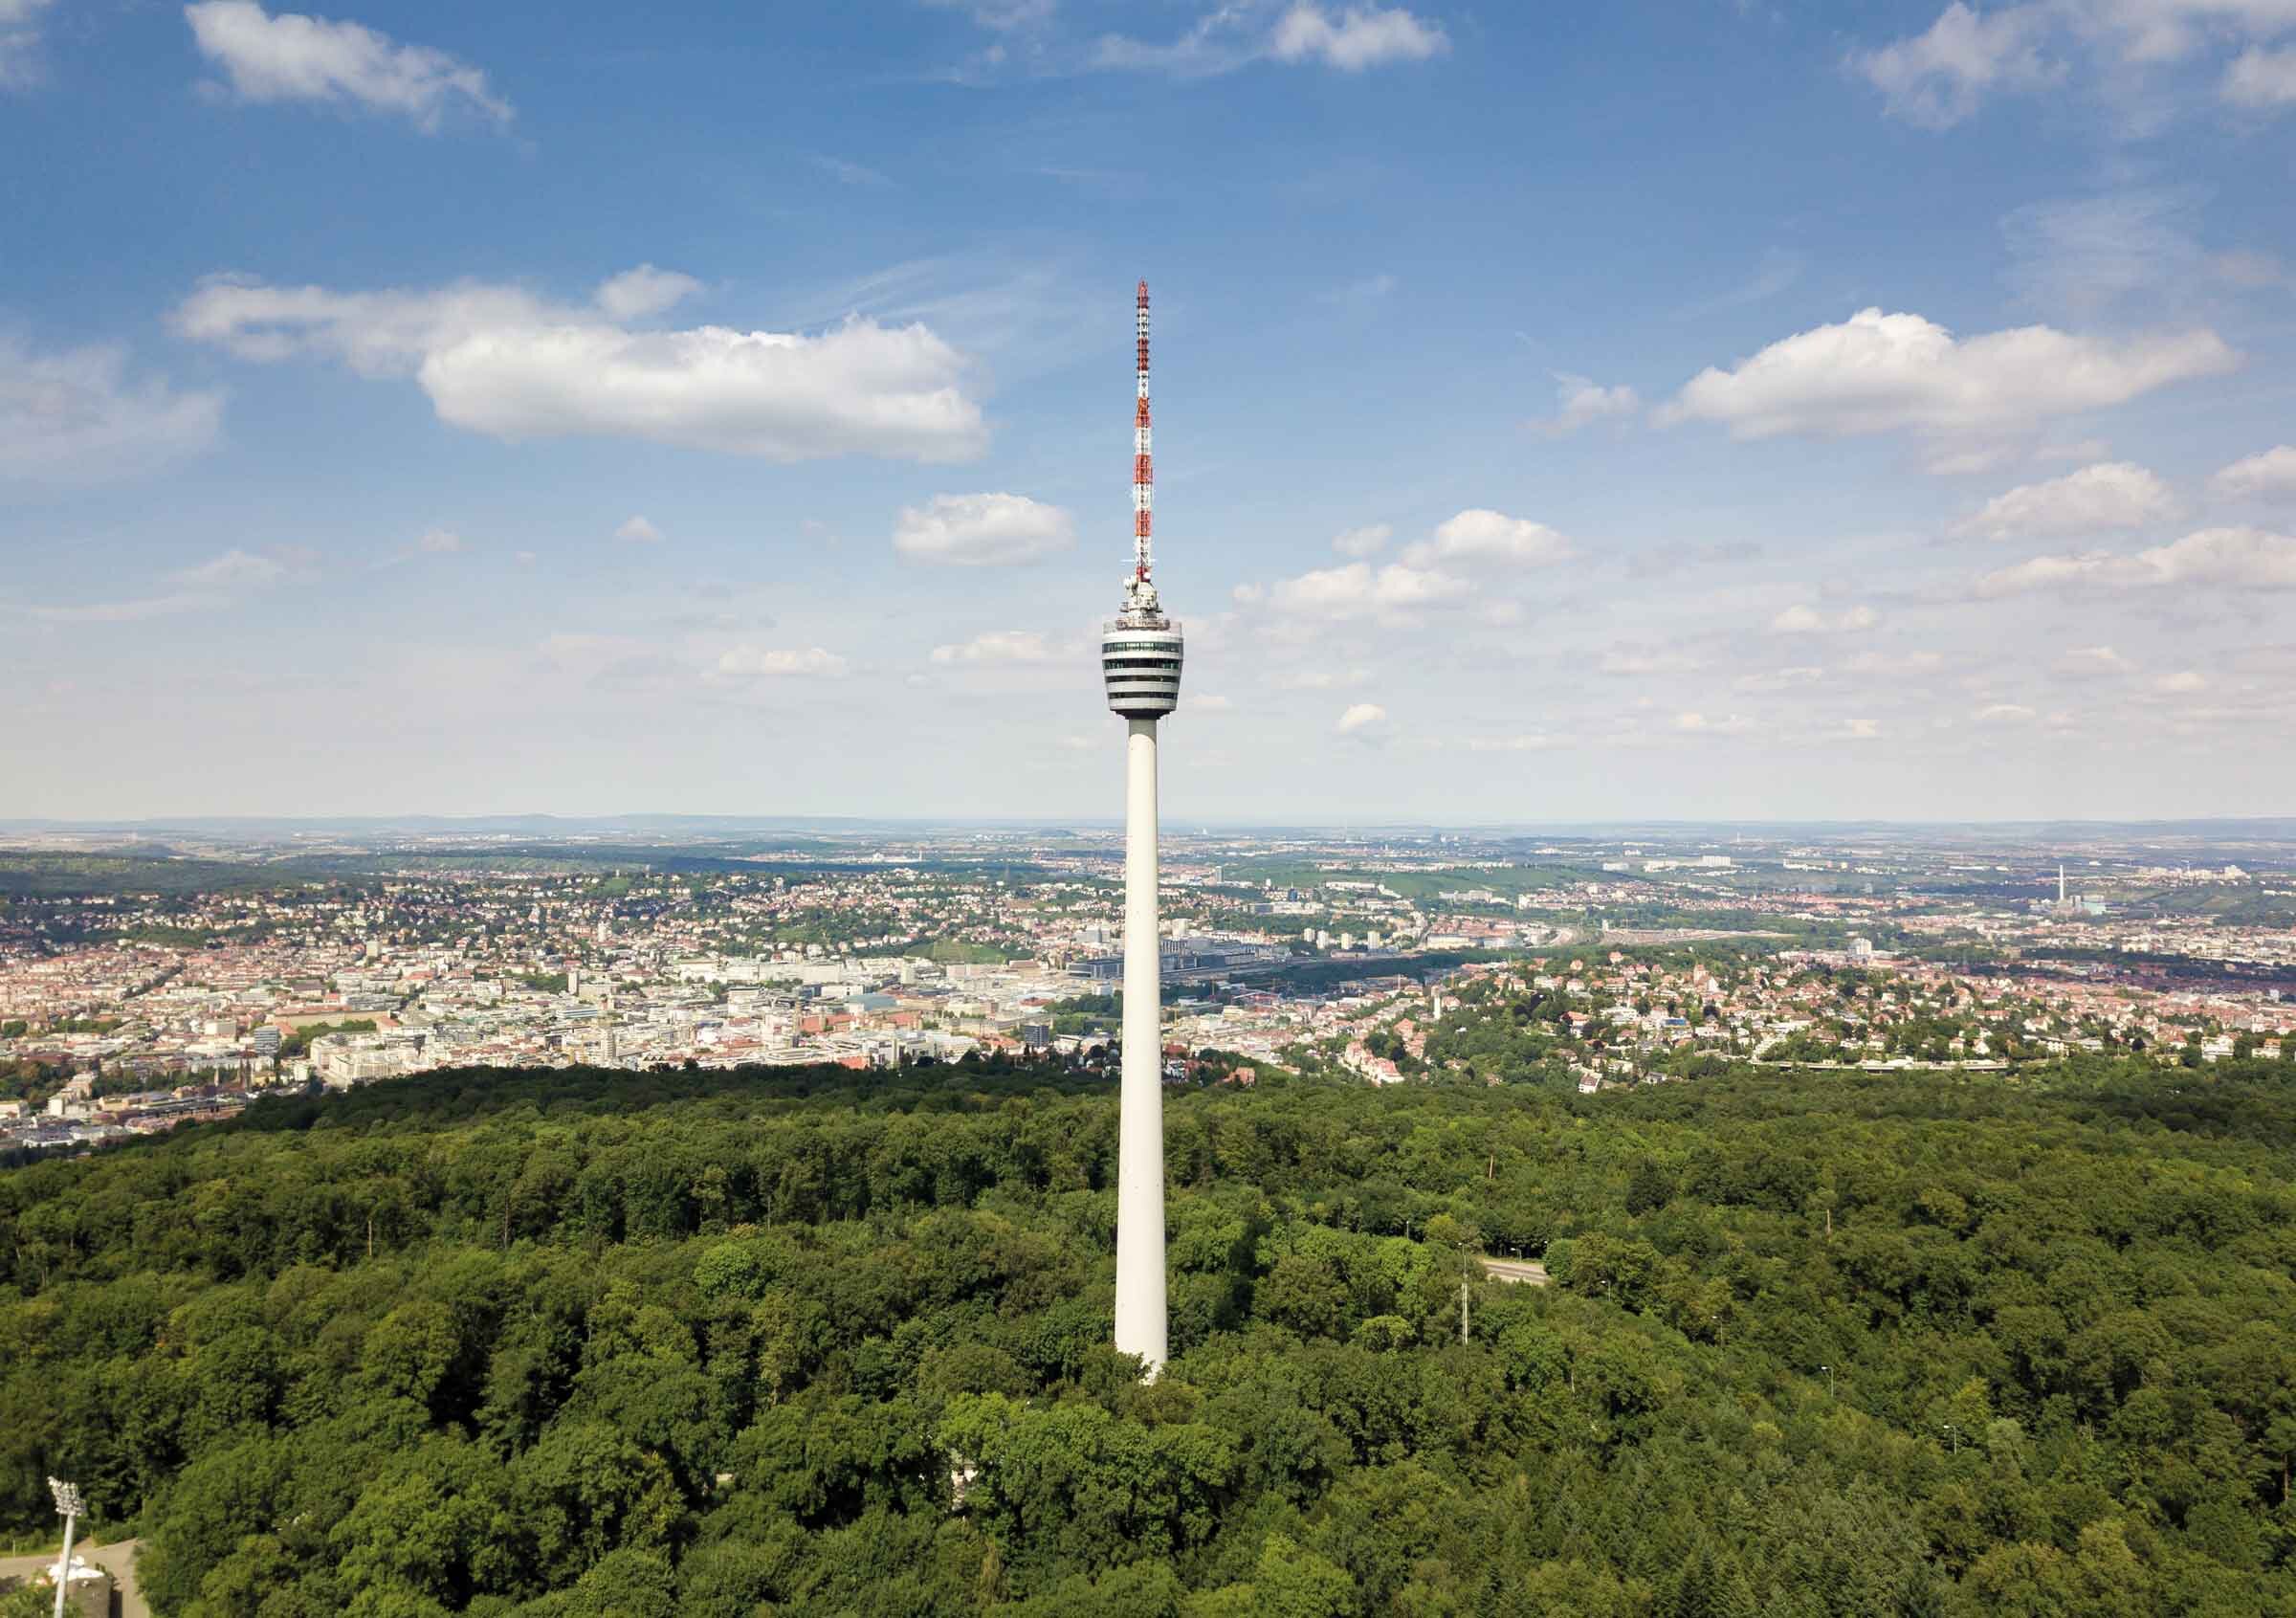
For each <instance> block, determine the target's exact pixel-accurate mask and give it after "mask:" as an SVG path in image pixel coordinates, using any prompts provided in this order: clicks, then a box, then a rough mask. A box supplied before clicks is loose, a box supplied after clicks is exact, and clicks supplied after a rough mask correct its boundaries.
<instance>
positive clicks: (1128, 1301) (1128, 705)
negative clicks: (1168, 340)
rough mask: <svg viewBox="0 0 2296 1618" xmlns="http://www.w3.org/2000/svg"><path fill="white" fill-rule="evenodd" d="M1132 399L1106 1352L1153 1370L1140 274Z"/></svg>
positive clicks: (1160, 1204) (1154, 684)
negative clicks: (1120, 1025) (1112, 1286)
mask: <svg viewBox="0 0 2296 1618" xmlns="http://www.w3.org/2000/svg"><path fill="white" fill-rule="evenodd" d="M1138 326H1139V330H1138V371H1137V382H1138V395H1139V396H1138V399H1137V402H1136V404H1135V405H1134V407H1133V418H1132V419H1133V441H1132V512H1133V517H1132V574H1131V576H1130V577H1129V578H1128V579H1126V580H1125V582H1124V608H1123V610H1122V611H1120V612H1118V613H1117V614H1116V616H1115V617H1114V618H1111V619H1109V620H1108V623H1107V625H1106V626H1105V628H1104V630H1103V632H1102V633H1101V636H1100V672H1101V675H1102V676H1103V677H1104V678H1105V679H1106V681H1107V684H1108V705H1109V708H1110V709H1111V710H1112V711H1113V712H1115V713H1116V714H1118V715H1120V716H1122V718H1123V720H1124V732H1125V734H1124V1077H1123V1084H1122V1090H1121V1099H1120V1103H1119V1104H1120V1106H1121V1109H1122V1110H1121V1116H1120V1121H1119V1125H1118V1130H1117V1137H1116V1351H1117V1352H1118V1353H1120V1354H1137V1355H1138V1356H1139V1358H1140V1360H1141V1362H1142V1363H1144V1364H1145V1366H1146V1368H1147V1374H1148V1375H1149V1376H1151V1377H1153V1376H1155V1375H1156V1373H1157V1371H1158V1370H1159V1368H1160V1367H1161V1366H1162V1365H1163V1363H1164V1350H1165V1347H1166V1344H1167V1337H1166V1330H1165V1313H1164V1093H1163V1081H1164V1079H1163V1068H1164V1039H1163V972H1162V964H1163V963H1162V960H1161V957H1160V955H1159V949H1160V947H1161V946H1160V945H1159V942H1158V939H1157V924H1156V923H1157V914H1156V881H1157V861H1156V830H1157V828H1156V721H1157V720H1160V719H1162V718H1163V717H1164V716H1165V715H1166V714H1168V713H1170V712H1171V711H1172V710H1173V709H1174V708H1176V707H1178V706H1179V705H1180V664H1181V634H1180V626H1179V625H1178V624H1177V623H1174V622H1173V621H1172V620H1171V619H1170V618H1167V617H1165V616H1164V609H1163V604H1162V603H1161V602H1159V600H1158V599H1157V594H1156V583H1155V580H1154V578H1153V576H1152V574H1153V571H1154V567H1155V559H1154V557H1153V556H1152V555H1151V554H1150V550H1149V541H1150V538H1151V533H1152V529H1153V526H1154V524H1153V521H1152V512H1153V508H1154V506H1155V503H1156V499H1155V485H1156V479H1155V474H1154V472H1153V470H1152V467H1151V460H1150V452H1149V439H1148V431H1149V428H1148V283H1147V282H1146V281H1142V282H1141V283H1140V287H1139V313H1138Z"/></svg>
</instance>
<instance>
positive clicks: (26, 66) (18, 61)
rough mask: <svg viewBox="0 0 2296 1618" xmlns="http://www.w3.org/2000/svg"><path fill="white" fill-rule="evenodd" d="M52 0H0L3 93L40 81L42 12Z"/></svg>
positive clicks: (0, 52) (0, 81) (0, 68)
mask: <svg viewBox="0 0 2296 1618" xmlns="http://www.w3.org/2000/svg"><path fill="white" fill-rule="evenodd" d="M48 5H49V0H0V90H10V89H16V88H20V87H21V86H24V85H27V84H33V83H36V82H38V80H39V78H40V60H39V49H40V13H41V12H42V11H46V10H47V9H48Z"/></svg>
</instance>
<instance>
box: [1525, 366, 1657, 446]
mask: <svg viewBox="0 0 2296 1618" xmlns="http://www.w3.org/2000/svg"><path fill="white" fill-rule="evenodd" d="M1642 408H1643V401H1642V397H1641V395H1639V394H1638V393H1636V392H1635V390H1634V389H1633V388H1627V387H1624V386H1618V387H1612V388H1604V387H1603V386H1601V384H1600V383H1597V382H1594V381H1592V380H1590V379H1588V378H1586V377H1583V376H1573V375H1571V374H1570V373H1569V372H1567V371H1556V373H1555V413H1554V414H1553V415H1551V416H1542V417H1540V418H1539V419H1537V420H1535V421H1533V422H1530V423H1528V424H1527V425H1528V426H1529V427H1530V429H1531V431H1532V432H1538V433H1543V434H1545V435H1546V436H1548V437H1550V438H1559V437H1561V436H1562V435H1563V434H1565V433H1568V432H1578V430H1579V429H1580V428H1582V427H1586V426H1589V425H1591V424H1592V423H1594V422H1598V421H1601V420H1603V419H1605V418H1607V417H1611V416H1625V415H1632V414H1633V413H1634V412H1635V411H1636V410H1641V409H1642Z"/></svg>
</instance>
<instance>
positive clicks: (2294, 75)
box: [2223, 45, 2296, 108]
mask: <svg viewBox="0 0 2296 1618" xmlns="http://www.w3.org/2000/svg"><path fill="white" fill-rule="evenodd" d="M2223 95H2224V99H2225V100H2228V101H2230V102H2232V103H2233V105H2235V106H2242V107H2273V108H2277V107H2285V106H2296V50H2286V51H2266V50H2263V48H2261V47H2259V46H2255V45H2251V46H2250V47H2248V49H2247V50H2245V51H2243V52H2241V55H2240V57H2239V59H2238V60H2236V61H2235V62H2234V63H2233V64H2232V65H2231V66H2230V67H2228V68H2226V69H2225V70H2224V87H2223Z"/></svg>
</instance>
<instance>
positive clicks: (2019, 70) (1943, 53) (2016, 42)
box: [1849, 0, 2296, 128]
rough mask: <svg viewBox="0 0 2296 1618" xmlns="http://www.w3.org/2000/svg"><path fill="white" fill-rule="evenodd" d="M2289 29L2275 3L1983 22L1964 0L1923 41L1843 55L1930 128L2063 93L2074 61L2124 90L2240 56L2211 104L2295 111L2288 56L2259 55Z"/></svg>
mask: <svg viewBox="0 0 2296 1618" xmlns="http://www.w3.org/2000/svg"><path fill="white" fill-rule="evenodd" d="M2291 29H2296V8H2291V7H2290V6H2289V5H2288V4H2287V3H2286V0H2026V3H2024V4H2019V5H2009V6H2002V7H1998V8H1997V9H1995V10H1993V11H1976V10H1973V9H1972V8H1971V7H1970V6H1969V5H1967V4H1965V3H1964V0H1953V4H1951V5H1948V6H1947V7H1946V9H1945V10H1944V11H1942V12H1940V13H1939V14H1938V17H1937V20H1936V21H1935V22H1934V23H1932V25H1931V26H1930V27H1929V29H1928V30H1926V31H1925V32H1923V33H1919V34H1915V35H1912V36H1911V37H1909V38H1906V39H1901V40H1898V41H1896V42H1895V43H1893V44H1890V45H1886V46H1883V47H1881V48H1880V49H1878V50H1871V51H1859V52H1854V53H1852V54H1851V55H1850V57H1849V66H1850V69H1851V70H1852V71H1853V72H1856V73H1858V74H1859V75H1861V76H1862V77H1864V78H1865V79H1867V80H1868V81H1869V82H1871V83H1872V84H1873V85H1874V87H1875V88H1877V89H1879V90H1880V91H1881V92H1882V93H1883V95H1884V97H1885V98H1886V99H1887V103H1888V110H1889V111H1890V112H1891V113H1893V114H1895V115H1896V116H1898V117H1902V118H1905V119H1907V120H1909V121H1910V122H1916V123H1922V124H1926V125H1928V126H1930V127H1932V128H1944V127H1947V126H1950V125H1952V124H1954V123H1957V122H1960V121H1961V120H1963V119H1965V118H1967V117H1969V116H1970V114H1972V113H1973V112H1975V111H1976V108H1977V105H1978V103H1979V101H1980V100H1983V99H1984V98H1985V97H1986V96H1988V95H1991V94H1997V93H2007V92H2015V91H2033V90H2040V89H2045V88H2048V87H2050V86H2054V85H2057V84H2061V83H2063V82H2064V81H2065V80H2066V79H2067V78H2069V76H2070V71H2071V69H2072V67H2073V66H2074V65H2075V63H2076V61H2079V62H2080V63H2082V64H2083V65H2085V66H2086V69H2087V71H2088V73H2089V74H2090V75H2091V76H2092V77H2093V78H2095V79H2096V80H2097V81H2098V82H2099V83H2101V84H2104V85H2107V86H2109V87H2112V88H2116V89H2120V90H2124V91H2125V90H2126V89H2127V88H2128V87H2129V86H2130V84H2133V83H2136V82H2138V81H2139V76H2140V75H2141V74H2142V73H2143V72H2144V71H2145V70H2147V69H2150V68H2152V67H2155V66H2158V65H2160V64H2164V63H2176V62H2181V61H2184V60H2186V59H2187V58H2189V57H2191V56H2193V55H2197V54H2198V53H2199V52H2201V51H2203V50H2205V49H2208V48H2211V47H2216V48H2221V49H2231V48H2239V47H2241V46H2245V47H2246V48H2245V49H2244V50H2243V51H2242V52H2241V55H2240V56H2239V58H2238V59H2236V60H2235V61H2233V62H2232V64H2231V65H2230V66H2229V67H2228V68H2227V69H2226V70H2225V72H2224V74H2223V77H2222V78H2221V79H2220V81H2219V86H2218V93H2219V96H2220V97H2221V98H2222V99H2223V100H2227V101H2230V102H2233V103H2234V104H2236V105H2246V106H2260V107H2265V108H2271V107H2277V106H2285V105H2287V104H2289V103H2290V102H2296V51H2278V52H2274V51H2267V50H2265V49H2263V46H2262V43H2260V42H2268V41H2271V40H2274V39H2277V38H2278V37H2280V36H2282V35H2284V34H2285V33H2288V32H2290V30H2291Z"/></svg>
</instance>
